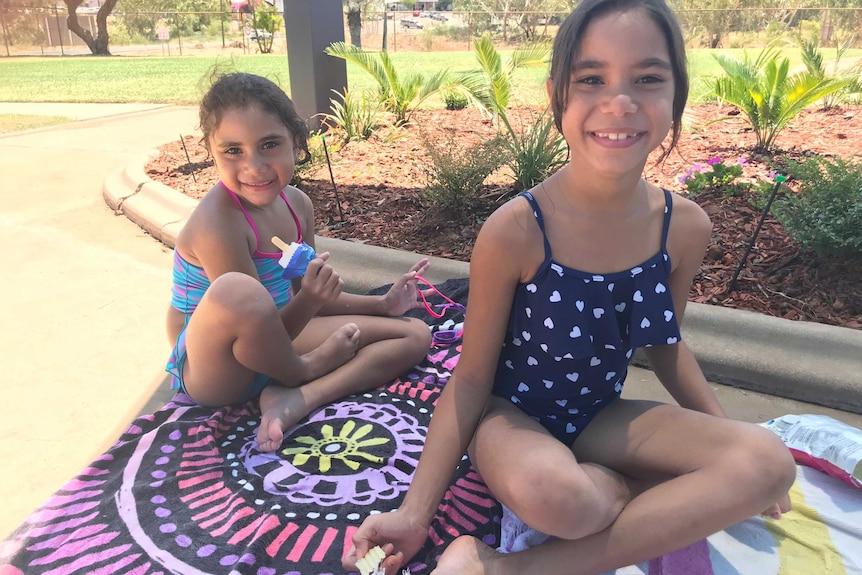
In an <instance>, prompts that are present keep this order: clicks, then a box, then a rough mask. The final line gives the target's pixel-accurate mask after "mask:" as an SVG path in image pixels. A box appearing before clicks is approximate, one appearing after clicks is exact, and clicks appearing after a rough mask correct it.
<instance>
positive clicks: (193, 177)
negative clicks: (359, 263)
mask: <svg viewBox="0 0 862 575" xmlns="http://www.w3.org/2000/svg"><path fill="white" fill-rule="evenodd" d="M180 144H182V145H183V151H184V152H185V153H186V164H187V165H188V166H189V167H191V165H192V159H191V158H190V157H189V151H188V150H187V149H186V141H185V140H183V135H182V134H180ZM192 180H194V182H195V183H198V179H197V178H196V177H195V170H194V168H192Z"/></svg>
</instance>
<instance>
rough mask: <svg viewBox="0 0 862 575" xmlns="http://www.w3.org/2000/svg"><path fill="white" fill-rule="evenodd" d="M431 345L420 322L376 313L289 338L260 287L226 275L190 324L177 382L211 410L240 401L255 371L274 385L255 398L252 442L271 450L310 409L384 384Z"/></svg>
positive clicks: (322, 323)
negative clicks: (256, 423) (257, 416)
mask: <svg viewBox="0 0 862 575" xmlns="http://www.w3.org/2000/svg"><path fill="white" fill-rule="evenodd" d="M430 342H431V334H430V331H429V329H428V326H427V325H426V324H425V323H423V322H421V321H420V320H416V319H407V318H388V317H377V316H328V317H315V318H312V319H311V320H310V321H309V323H308V324H307V325H306V327H305V329H303V331H302V333H301V334H300V335H299V337H297V338H296V340H295V341H291V338H290V336H289V335H288V333H287V330H286V329H285V327H284V324H283V323H282V321H281V317H280V315H279V313H278V311H277V309H276V307H275V304H274V303H273V301H272V297H270V295H269V294H268V293H267V292H266V289H265V288H264V287H263V286H262V285H261V284H260V282H258V281H257V280H255V279H254V278H252V277H250V276H247V275H245V274H242V273H229V274H225V275H223V276H220V277H219V278H218V279H217V280H216V281H214V282H213V284H212V285H211V286H210V288H209V290H207V292H206V294H204V297H203V298H202V300H201V302H200V304H199V305H198V307H197V309H196V310H195V312H194V313H193V314H192V316H191V318H190V319H189V322H188V326H187V328H186V348H187V354H188V355H187V358H186V361H185V364H184V366H183V380H184V384H185V387H186V390H187V391H188V393H189V394H190V395H191V396H192V398H193V399H194V400H195V401H197V402H198V403H200V404H202V405H207V406H213V407H215V406H222V405H229V404H231V403H236V402H239V401H243V400H245V399H247V398H248V397H249V395H250V394H251V393H253V391H254V390H253V389H252V385H253V381H254V378H255V375H256V374H258V373H263V374H266V375H268V376H270V377H271V378H273V379H275V380H276V381H277V382H279V383H280V384H281V385H269V386H267V387H266V388H265V389H264V390H263V392H262V393H261V398H260V402H261V412H262V418H261V426H260V428H259V430H258V442H259V443H260V446H261V449H262V450H264V451H272V450H274V449H276V448H277V447H278V446H279V445H280V444H281V440H282V432H283V431H284V430H285V429H287V428H288V427H290V426H291V425H293V424H295V423H296V422H298V421H299V420H300V419H302V418H303V417H305V416H306V415H308V413H309V412H310V411H311V410H312V409H314V408H316V407H319V406H320V405H323V404H325V403H327V402H331V401H334V400H336V399H338V398H340V397H344V396H347V395H350V394H351V393H355V392H358V391H363V390H366V389H370V388H372V387H374V386H376V385H382V384H384V383H386V382H387V381H389V380H390V379H393V378H394V377H396V376H397V375H398V374H400V373H402V372H403V371H405V370H407V369H409V368H410V367H411V366H413V365H415V364H416V363H418V362H419V361H421V360H422V358H423V357H424V356H425V354H427V352H428V349H429V345H430Z"/></svg>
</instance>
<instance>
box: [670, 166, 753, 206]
mask: <svg viewBox="0 0 862 575" xmlns="http://www.w3.org/2000/svg"><path fill="white" fill-rule="evenodd" d="M747 163H748V161H747V160H746V159H745V158H739V159H738V160H736V163H733V164H725V163H724V160H722V159H721V158H710V159H709V160H707V162H706V165H703V164H692V166H691V167H690V168H689V169H688V170H687V171H686V172H685V174H683V175H682V176H680V178H679V183H681V184H682V185H684V186H685V188H686V190H688V194H689V196H690V197H694V196H696V195H697V194H699V193H701V192H703V191H704V190H721V191H722V192H723V193H725V194H726V195H729V196H737V195H739V194H740V193H741V192H744V191H745V190H747V189H749V186H748V185H747V184H744V183H741V182H737V181H736V179H737V178H738V177H740V176H741V175H742V167H743V166H744V165H746V164H747Z"/></svg>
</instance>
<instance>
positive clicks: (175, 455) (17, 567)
mask: <svg viewBox="0 0 862 575" xmlns="http://www.w3.org/2000/svg"><path fill="white" fill-rule="evenodd" d="M459 349H460V348H458V347H455V346H452V347H448V348H434V349H432V350H431V353H429V355H428V358H427V360H426V361H425V362H424V363H423V364H421V365H420V366H418V367H417V368H415V369H414V370H412V371H410V372H409V373H407V374H405V375H404V376H403V377H401V378H399V379H398V380H396V381H395V382H393V383H392V384H390V385H388V386H385V387H384V388H381V389H378V390H375V391H372V392H368V393H364V394H361V395H356V396H352V397H349V398H347V399H345V400H343V401H340V402H337V403H335V404H333V405H331V406H328V407H326V408H324V409H320V410H318V411H316V412H315V413H313V414H312V415H311V416H310V417H309V418H308V419H307V420H305V421H303V422H301V423H300V424H299V425H297V426H295V427H294V428H292V429H291V430H290V431H289V434H288V436H287V438H286V439H285V442H284V444H283V445H282V447H281V449H279V450H278V451H277V452H275V453H261V452H260V451H258V450H257V449H256V447H255V441H254V438H255V433H256V431H257V426H258V424H259V421H260V413H259V411H258V409H257V406H256V402H255V401H251V402H249V403H247V404H245V405H242V406H236V407H230V408H225V409H219V410H212V409H207V408H202V407H199V406H196V405H194V404H193V403H192V402H191V400H190V399H189V398H188V397H187V396H185V395H182V394H178V395H177V396H176V397H174V399H173V400H172V401H171V402H170V403H169V404H168V405H167V406H165V407H164V408H163V409H161V410H160V411H158V412H156V413H155V414H152V415H146V416H143V417H141V418H139V419H137V420H136V421H135V422H134V423H133V424H132V425H131V426H130V427H129V429H128V430H127V431H126V433H125V434H124V435H123V436H122V437H121V438H120V440H119V441H118V442H117V443H116V445H114V447H112V448H111V449H110V450H109V451H108V452H107V453H105V454H103V455H102V456H101V457H99V458H98V459H97V460H96V461H94V462H92V464H91V465H90V466H89V467H87V468H86V469H84V470H83V471H82V472H81V473H80V474H79V475H78V477H76V478H75V479H73V480H72V481H70V482H68V483H67V484H66V485H65V486H64V487H63V488H62V489H61V490H60V491H58V492H57V493H56V494H55V495H54V496H53V497H51V498H50V499H49V500H48V501H47V502H45V504H44V505H43V506H42V507H41V508H39V509H38V510H37V511H36V512H35V513H33V514H32V515H31V516H30V517H29V518H28V519H27V520H26V521H25V522H24V523H23V524H22V525H21V526H20V527H19V528H18V529H17V530H16V531H15V532H14V533H13V534H12V535H11V536H10V537H9V538H8V539H7V540H6V541H4V542H3V543H2V544H0V573H2V574H3V575H11V574H17V573H24V574H26V575H33V574H36V573H45V574H48V573H51V574H56V575H62V574H72V573H76V574H77V573H82V574H83V573H98V574H114V573H117V574H120V573H125V574H130V575H131V574H134V575H143V574H155V573H165V572H169V573H196V574H197V573H225V574H227V573H232V574H248V575H276V574H278V575H282V574H295V575H317V574H321V575H322V574H329V573H343V570H342V569H341V557H342V555H343V553H344V552H345V550H346V548H347V547H348V546H349V545H350V538H351V535H352V533H353V532H354V530H355V529H356V528H357V526H358V525H359V524H360V523H361V521H362V520H363V519H364V518H365V517H366V516H367V515H368V514H370V513H377V512H387V511H389V510H391V509H394V508H395V507H397V506H398V505H399V503H400V502H401V500H402V498H403V496H404V493H405V491H406V490H407V487H408V486H409V484H410V480H411V478H412V475H413V472H414V469H415V467H416V464H417V462H418V459H419V454H420V452H421V450H422V447H423V444H424V440H425V434H426V432H427V429H428V424H429V421H430V416H431V411H432V409H433V406H434V403H435V402H436V400H437V398H438V396H439V394H440V391H441V389H442V386H443V385H444V384H445V383H446V381H447V380H448V378H449V375H450V373H451V368H452V366H454V364H455V362H456V361H457V358H458V354H459ZM500 513H501V512H500V508H499V505H498V504H497V502H496V501H494V500H493V499H492V498H491V497H490V495H489V493H488V491H487V489H486V488H485V486H484V484H483V483H482V481H481V480H480V479H479V477H478V476H477V475H476V473H475V472H474V471H473V470H472V469H471V467H470V465H469V461H467V460H466V459H465V460H464V461H463V462H462V465H461V466H460V467H459V469H458V472H457V473H456V475H455V477H454V479H453V481H452V484H451V486H450V488H449V491H448V492H447V494H446V497H445V500H444V502H443V504H442V505H441V507H440V509H439V511H438V514H437V517H436V518H435V520H434V523H433V525H432V529H431V537H430V539H429V542H428V545H427V546H426V548H425V549H423V551H422V552H421V553H420V555H419V556H418V558H417V559H418V560H417V561H415V562H414V563H413V564H412V565H411V570H412V572H413V573H428V572H429V571H430V570H431V567H433V564H434V562H435V557H436V556H438V555H439V553H440V552H441V550H442V549H443V547H444V546H445V545H446V544H447V543H448V542H449V541H451V540H452V539H453V538H454V537H456V536H457V535H460V534H462V533H472V534H475V535H478V536H479V537H481V538H483V539H484V540H485V541H486V542H487V543H489V544H491V545H496V543H497V533H498V531H499V520H500Z"/></svg>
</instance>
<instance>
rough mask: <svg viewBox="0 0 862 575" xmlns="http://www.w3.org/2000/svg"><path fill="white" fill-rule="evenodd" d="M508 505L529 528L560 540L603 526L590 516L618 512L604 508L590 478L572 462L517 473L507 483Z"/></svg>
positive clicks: (583, 534) (593, 530)
mask: <svg viewBox="0 0 862 575" xmlns="http://www.w3.org/2000/svg"><path fill="white" fill-rule="evenodd" d="M508 491H509V498H508V499H509V500H510V501H512V502H513V505H509V504H508V503H507V505H509V507H510V508H511V509H512V510H513V511H514V512H515V514H516V515H518V517H519V518H521V520H522V521H524V522H525V523H526V524H527V525H529V526H530V527H532V528H534V529H537V530H538V531H541V532H543V533H547V534H548V535H553V536H555V537H560V538H562V539H580V538H581V537H585V536H587V535H590V534H592V533H595V532H596V531H598V530H599V529H601V528H603V527H605V526H606V521H604V520H602V521H601V522H600V523H601V524H597V523H595V522H594V519H596V518H599V517H602V518H603V517H606V516H609V515H610V514H613V513H615V514H618V513H619V511H621V510H622V505H620V506H619V509H618V510H617V511H616V512H613V511H612V510H610V509H607V508H606V507H607V506H608V504H609V502H608V501H606V500H605V499H604V498H603V497H601V496H600V494H599V490H598V489H597V486H596V485H595V483H594V482H593V480H592V479H591V478H590V477H589V476H588V475H587V474H586V473H585V472H584V469H583V467H582V466H580V465H578V464H577V463H574V462H572V463H571V464H570V465H569V469H565V470H564V469H561V467H560V466H554V469H553V470H549V469H547V467H545V468H544V469H541V468H539V467H538V466H537V467H536V468H534V470H533V471H530V472H527V473H521V474H519V477H518V479H517V480H516V481H514V482H510V483H509V486H508Z"/></svg>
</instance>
